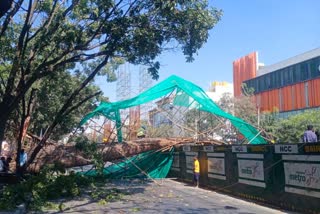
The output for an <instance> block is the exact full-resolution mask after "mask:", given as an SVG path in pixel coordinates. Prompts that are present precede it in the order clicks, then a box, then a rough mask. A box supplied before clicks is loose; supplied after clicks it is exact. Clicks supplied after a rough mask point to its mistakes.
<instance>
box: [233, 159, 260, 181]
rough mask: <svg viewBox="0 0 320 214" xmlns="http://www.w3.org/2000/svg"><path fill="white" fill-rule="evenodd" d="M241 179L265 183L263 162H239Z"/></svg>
mask: <svg viewBox="0 0 320 214" xmlns="http://www.w3.org/2000/svg"><path fill="white" fill-rule="evenodd" d="M238 172H239V177H241V178H249V179H254V180H260V181H264V170H263V161H258V160H241V159H240V160H238Z"/></svg>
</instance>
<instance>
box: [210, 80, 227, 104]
mask: <svg viewBox="0 0 320 214" xmlns="http://www.w3.org/2000/svg"><path fill="white" fill-rule="evenodd" d="M225 93H229V94H230V95H231V96H233V84H232V83H228V82H225V81H223V82H219V81H213V82H212V83H211V85H210V88H209V91H207V92H206V94H207V95H208V96H209V97H210V98H211V99H212V100H213V101H214V102H218V101H219V100H220V99H221V97H222V96H223V94H225Z"/></svg>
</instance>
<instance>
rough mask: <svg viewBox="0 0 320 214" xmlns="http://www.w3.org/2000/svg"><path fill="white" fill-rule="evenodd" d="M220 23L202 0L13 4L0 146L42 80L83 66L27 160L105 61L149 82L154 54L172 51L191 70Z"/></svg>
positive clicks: (6, 31) (3, 48) (4, 22)
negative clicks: (119, 61) (140, 69)
mask: <svg viewBox="0 0 320 214" xmlns="http://www.w3.org/2000/svg"><path fill="white" fill-rule="evenodd" d="M220 16H221V11H219V10H216V9H214V8H208V5H207V1H204V0H202V1H191V0H190V1H179V0H176V1H175V0H170V1H169V0H168V1H162V0H161V1H160V0H159V1H158V0H157V1H154V0H152V1H151V0H143V1H142V0H141V1H139V0H135V1H125V0H117V1H111V0H107V1H101V0H81V1H80V0H74V1H59V0H43V1H39V0H29V1H27V0H18V1H16V2H14V5H13V7H11V9H10V10H9V11H8V12H7V13H6V15H5V16H4V17H2V18H1V19H0V22H1V28H0V53H1V58H0V63H1V64H6V65H7V67H6V69H7V70H6V72H5V73H6V74H8V77H5V76H2V77H1V78H2V79H3V81H2V84H3V86H2V87H1V91H0V93H1V99H0V111H1V116H0V143H1V142H2V140H3V137H4V132H5V128H6V124H7V122H8V119H9V117H10V115H11V114H12V112H13V111H14V110H15V109H17V108H18V105H19V103H20V102H21V100H22V99H23V97H24V96H25V95H26V94H27V92H28V91H30V89H31V88H32V87H33V85H34V84H36V83H37V82H39V81H40V80H41V79H43V78H44V77H47V76H49V75H52V74H54V73H59V72H65V71H72V70H74V69H75V67H76V66H83V65H84V64H86V65H88V64H90V72H89V73H88V75H87V77H86V79H84V80H83V82H82V83H81V84H80V85H79V86H78V87H76V88H75V89H74V90H73V92H71V93H70V95H69V98H68V99H67V100H66V101H65V103H64V105H63V106H62V107H61V109H60V110H59V111H58V112H57V114H56V116H55V118H54V119H53V121H52V124H51V125H50V127H49V128H48V129H47V133H45V134H44V140H43V141H42V142H41V143H40V145H39V146H38V148H36V149H35V152H36V151H39V150H40V149H41V148H42V146H43V145H44V143H45V141H46V139H48V138H49V136H50V134H51V132H52V130H53V129H54V127H55V126H56V125H57V124H58V123H59V122H60V120H61V118H62V117H63V116H64V115H65V113H66V112H70V110H74V108H75V107H76V106H77V105H76V104H74V102H73V100H74V99H75V98H76V97H77V96H78V94H79V93H80V92H81V91H82V90H83V89H84V88H85V87H86V86H87V84H88V83H89V82H90V81H92V80H93V79H94V77H95V76H96V75H97V74H98V73H99V72H101V71H102V69H103V68H104V67H105V66H106V65H107V64H108V62H109V61H110V60H113V59H115V58H116V57H120V58H124V59H125V60H126V61H128V62H130V63H133V64H144V65H149V66H150V68H149V72H150V73H151V74H152V75H153V76H154V77H155V78H157V77H158V69H159V67H160V64H159V62H157V61H156V57H157V56H158V55H159V54H160V53H162V52H163V51H164V50H168V49H173V48H174V47H179V48H181V49H182V51H183V53H184V55H186V58H187V61H188V62H191V61H192V60H193V59H194V58H193V56H194V54H195V53H197V50H198V49H200V48H201V47H202V45H203V44H204V43H205V42H206V40H207V38H208V31H209V30H210V29H211V28H213V27H214V25H215V24H216V23H217V21H219V19H220ZM1 75H2V74H1ZM110 76H112V73H111V74H110ZM0 148H1V147H0ZM36 153H37V152H36ZM32 158H34V157H33V156H31V158H30V161H32Z"/></svg>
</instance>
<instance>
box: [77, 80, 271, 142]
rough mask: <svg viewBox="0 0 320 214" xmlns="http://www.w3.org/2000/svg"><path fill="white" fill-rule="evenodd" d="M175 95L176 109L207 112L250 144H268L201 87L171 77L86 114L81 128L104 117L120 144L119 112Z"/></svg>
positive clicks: (252, 128) (104, 104)
mask: <svg viewBox="0 0 320 214" xmlns="http://www.w3.org/2000/svg"><path fill="white" fill-rule="evenodd" d="M174 91H176V97H175V99H174V102H173V104H174V105H178V106H185V107H188V108H198V109H199V110H202V111H207V112H210V113H212V114H215V115H217V116H220V117H223V118H226V119H229V120H230V122H231V123H232V125H233V126H234V127H235V128H236V129H238V131H239V132H240V133H241V134H242V135H243V136H244V137H245V138H246V139H247V140H248V141H249V142H250V144H265V143H266V142H265V140H264V139H263V138H262V137H261V136H260V134H259V133H258V131H257V130H256V129H255V128H254V127H253V126H251V125H250V124H248V123H246V122H245V121H244V120H242V119H240V118H237V117H234V116H232V115H231V114H228V113H226V112H224V111H223V110H222V109H220V108H219V106H217V105H216V104H215V103H214V102H213V101H212V99H210V98H209V97H208V95H207V94H206V93H205V92H204V91H203V90H202V89H201V88H200V87H199V86H197V85H195V84H193V83H191V82H189V81H187V80H184V79H182V78H180V77H178V76H175V75H172V76H170V77H169V78H167V79H165V80H163V81H162V82H160V83H158V84H157V85H155V86H153V87H151V88H150V89H148V90H146V91H144V92H142V93H141V94H139V95H138V96H136V97H133V98H131V99H128V100H123V101H119V102H114V103H105V102H102V103H101V104H100V105H99V106H98V107H97V108H96V109H95V110H94V111H92V112H91V113H89V114H87V115H86V116H85V117H84V118H83V119H82V121H81V122H80V125H83V124H84V123H86V122H87V121H88V120H89V119H90V118H92V117H94V116H97V115H103V116H105V117H107V118H108V119H110V120H113V121H115V122H116V126H117V135H118V141H119V142H121V141H122V133H121V119H120V113H119V110H120V109H127V108H130V107H133V106H138V105H141V104H144V103H147V102H150V101H153V100H156V99H158V98H161V97H163V96H165V95H168V94H170V93H172V92H174Z"/></svg>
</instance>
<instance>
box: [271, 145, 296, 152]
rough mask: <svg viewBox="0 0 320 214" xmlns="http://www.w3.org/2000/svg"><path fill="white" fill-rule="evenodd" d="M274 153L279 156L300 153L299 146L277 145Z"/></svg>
mask: <svg viewBox="0 0 320 214" xmlns="http://www.w3.org/2000/svg"><path fill="white" fill-rule="evenodd" d="M274 152H275V153H277V154H290V153H291V154H293V153H298V145H297V144H295V145H275V146H274Z"/></svg>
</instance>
